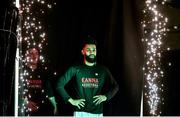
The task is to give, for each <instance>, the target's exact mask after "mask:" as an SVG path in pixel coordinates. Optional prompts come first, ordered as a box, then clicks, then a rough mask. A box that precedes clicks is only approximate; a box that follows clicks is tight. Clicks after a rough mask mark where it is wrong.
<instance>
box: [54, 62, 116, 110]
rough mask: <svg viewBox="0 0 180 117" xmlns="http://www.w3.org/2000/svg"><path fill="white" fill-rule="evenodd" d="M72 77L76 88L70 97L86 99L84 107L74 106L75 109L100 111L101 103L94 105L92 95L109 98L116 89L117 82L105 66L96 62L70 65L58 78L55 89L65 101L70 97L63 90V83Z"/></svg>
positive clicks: (101, 108)
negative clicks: (73, 95)
mask: <svg viewBox="0 0 180 117" xmlns="http://www.w3.org/2000/svg"><path fill="white" fill-rule="evenodd" d="M72 79H74V88H75V90H76V96H75V97H72V98H73V99H85V100H86V101H85V107H83V108H81V109H78V108H76V111H84V112H90V113H102V112H103V103H101V104H99V105H95V104H94V103H93V101H94V99H93V96H95V95H106V97H107V100H109V99H111V98H112V97H113V96H114V95H115V94H116V92H117V91H118V84H117V82H116V81H115V80H114V78H113V77H112V75H111V73H110V72H109V70H108V69H107V68H106V67H104V66H101V65H98V64H97V65H95V66H87V65H84V64H83V65H77V66H72V67H70V68H69V69H68V70H67V71H66V73H65V74H64V75H63V76H62V77H61V78H59V80H58V84H57V90H58V93H59V94H60V95H61V96H62V97H63V99H64V100H65V101H68V99H69V98H71V96H70V95H69V94H68V93H67V91H66V90H65V85H66V84H67V83H68V82H69V81H70V80H72Z"/></svg>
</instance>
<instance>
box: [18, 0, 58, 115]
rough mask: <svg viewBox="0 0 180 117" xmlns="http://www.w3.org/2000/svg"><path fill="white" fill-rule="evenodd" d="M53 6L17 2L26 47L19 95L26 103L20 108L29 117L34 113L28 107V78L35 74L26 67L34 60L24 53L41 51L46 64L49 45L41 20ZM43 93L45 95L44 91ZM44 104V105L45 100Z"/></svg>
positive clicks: (38, 0) (26, 0) (42, 1)
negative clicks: (35, 50) (43, 53)
mask: <svg viewBox="0 0 180 117" xmlns="http://www.w3.org/2000/svg"><path fill="white" fill-rule="evenodd" d="M51 2H52V1H51ZM51 4H52V3H47V2H46V1H45V0H21V1H19V0H17V2H16V6H17V7H18V8H19V15H20V16H21V17H23V18H22V19H21V27H20V28H19V31H20V32H21V35H19V36H20V43H21V44H23V45H26V46H25V47H24V48H23V49H22V48H21V49H22V50H20V60H21V62H22V65H20V68H19V69H20V71H21V73H19V86H18V89H19V92H18V94H19V99H20V100H21V99H22V98H24V101H23V102H22V103H19V105H18V107H19V110H20V111H21V112H22V113H27V115H29V114H30V113H31V111H32V109H31V108H28V107H27V104H28V103H29V99H30V98H31V97H32V95H31V94H30V92H29V90H28V86H29V85H30V83H29V82H28V79H27V78H32V76H31V72H33V70H32V71H30V70H29V69H27V67H26V66H27V65H28V62H30V61H32V60H31V59H30V58H29V57H27V56H26V54H28V53H25V54H23V53H22V52H25V51H26V50H28V49H30V48H36V49H38V50H39V54H40V61H41V62H42V63H43V64H44V63H45V57H44V56H43V55H42V53H41V52H42V50H43V49H44V46H46V45H47V43H46V38H47V35H46V33H45V31H44V29H45V28H44V26H43V24H42V23H41V20H40V19H41V18H42V16H43V14H44V13H45V12H46V11H47V10H48V9H50V8H52V5H51ZM53 4H55V3H53ZM37 6H38V10H39V9H40V10H41V11H40V12H37V11H35V10H36V9H37ZM39 6H42V8H39ZM43 6H45V7H43ZM31 68H32V66H31ZM42 93H44V90H43V89H42ZM45 98H46V97H45ZM42 103H44V101H43V100H42ZM16 109H17V108H16ZM16 115H17V113H16Z"/></svg>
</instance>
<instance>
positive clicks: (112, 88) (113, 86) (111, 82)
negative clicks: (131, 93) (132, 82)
mask: <svg viewBox="0 0 180 117" xmlns="http://www.w3.org/2000/svg"><path fill="white" fill-rule="evenodd" d="M106 70H107V76H106V83H108V86H109V87H108V89H109V90H108V92H107V93H105V96H106V97H107V100H110V99H111V98H112V97H114V96H115V94H116V93H117V92H118V90H119V85H118V84H117V82H116V80H115V79H114V78H113V76H112V74H111V73H110V71H109V70H108V69H106Z"/></svg>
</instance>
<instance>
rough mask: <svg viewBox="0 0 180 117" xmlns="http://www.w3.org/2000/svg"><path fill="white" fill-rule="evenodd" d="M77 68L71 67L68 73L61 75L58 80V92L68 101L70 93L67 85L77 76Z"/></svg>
mask: <svg viewBox="0 0 180 117" xmlns="http://www.w3.org/2000/svg"><path fill="white" fill-rule="evenodd" d="M75 72H76V69H75V67H70V68H69V69H68V70H67V71H66V73H65V74H64V75H63V76H62V77H60V78H59V79H58V81H57V88H56V89H57V92H58V94H60V95H61V96H62V98H63V99H64V100H65V102H67V101H68V99H69V98H71V97H70V95H69V94H68V93H67V91H66V90H65V85H66V84H67V83H68V82H69V81H70V80H71V79H72V78H73V76H75Z"/></svg>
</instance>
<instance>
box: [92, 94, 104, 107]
mask: <svg viewBox="0 0 180 117" xmlns="http://www.w3.org/2000/svg"><path fill="white" fill-rule="evenodd" d="M93 98H94V99H95V100H94V101H93V103H95V105H98V104H101V103H102V102H104V101H106V100H107V97H106V96H105V95H96V96H94V97H93Z"/></svg>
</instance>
